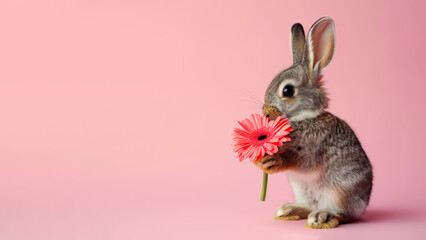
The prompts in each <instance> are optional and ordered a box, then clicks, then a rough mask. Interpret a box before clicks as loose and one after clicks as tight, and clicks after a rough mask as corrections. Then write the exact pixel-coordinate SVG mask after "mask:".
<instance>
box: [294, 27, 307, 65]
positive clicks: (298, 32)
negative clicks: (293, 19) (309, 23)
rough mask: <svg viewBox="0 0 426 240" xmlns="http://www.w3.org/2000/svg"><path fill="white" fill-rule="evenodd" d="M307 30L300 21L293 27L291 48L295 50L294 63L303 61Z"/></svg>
mask: <svg viewBox="0 0 426 240" xmlns="http://www.w3.org/2000/svg"><path fill="white" fill-rule="evenodd" d="M305 45H306V40H305V30H303V26H302V24H300V23H296V24H294V25H293V27H291V49H292V52H293V63H294V64H296V63H301V62H302V61H303V60H304V56H305Z"/></svg>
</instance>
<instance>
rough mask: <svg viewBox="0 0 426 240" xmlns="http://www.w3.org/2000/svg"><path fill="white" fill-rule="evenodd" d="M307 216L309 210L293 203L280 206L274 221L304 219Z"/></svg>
mask: <svg viewBox="0 0 426 240" xmlns="http://www.w3.org/2000/svg"><path fill="white" fill-rule="evenodd" d="M308 215H309V210H308V209H306V208H304V207H301V206H298V205H296V204H293V203H286V204H283V205H281V206H280V207H279V208H278V210H277V212H276V213H275V216H274V220H281V221H292V220H299V219H305V218H307V217H308Z"/></svg>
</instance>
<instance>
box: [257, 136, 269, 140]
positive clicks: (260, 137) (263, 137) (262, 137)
mask: <svg viewBox="0 0 426 240" xmlns="http://www.w3.org/2000/svg"><path fill="white" fill-rule="evenodd" d="M266 137H267V136H266V135H260V136H259V137H257V140H259V141H262V140H264V139H265V138H266Z"/></svg>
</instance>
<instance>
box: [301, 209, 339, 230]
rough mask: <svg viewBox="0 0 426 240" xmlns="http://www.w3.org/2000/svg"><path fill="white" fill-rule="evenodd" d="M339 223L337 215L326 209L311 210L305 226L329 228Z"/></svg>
mask: <svg viewBox="0 0 426 240" xmlns="http://www.w3.org/2000/svg"><path fill="white" fill-rule="evenodd" d="M337 225H339V220H338V219H337V217H336V216H335V215H333V214H331V213H329V212H327V211H325V210H321V211H314V212H311V213H310V214H309V216H308V220H307V221H306V224H305V227H307V228H314V229H329V228H334V227H337Z"/></svg>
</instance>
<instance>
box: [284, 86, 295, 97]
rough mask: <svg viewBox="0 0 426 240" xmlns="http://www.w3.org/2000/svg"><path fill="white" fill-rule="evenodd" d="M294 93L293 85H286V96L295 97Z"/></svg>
mask: <svg viewBox="0 0 426 240" xmlns="http://www.w3.org/2000/svg"><path fill="white" fill-rule="evenodd" d="M293 95H294V87H293V86H291V85H286V86H285V87H284V89H283V96H284V97H293Z"/></svg>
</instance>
